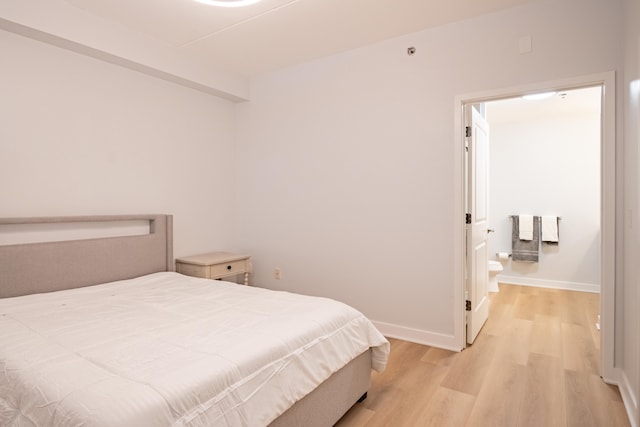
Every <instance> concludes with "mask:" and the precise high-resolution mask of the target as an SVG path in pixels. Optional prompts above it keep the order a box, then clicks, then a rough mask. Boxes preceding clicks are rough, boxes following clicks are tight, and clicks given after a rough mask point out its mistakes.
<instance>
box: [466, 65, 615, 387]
mask: <svg viewBox="0 0 640 427" xmlns="http://www.w3.org/2000/svg"><path fill="white" fill-rule="evenodd" d="M615 77H616V76H615V71H609V72H604V73H599V74H590V75H586V76H578V77H574V78H568V79H563V80H555V81H547V82H539V83H533V84H527V85H522V86H515V87H509V88H504V89H494V90H488V91H483V92H476V93H467V94H463V95H458V96H456V97H455V104H454V107H455V111H454V114H455V117H454V126H455V129H454V191H455V194H456V195H457V197H456V198H455V200H454V215H455V216H454V217H455V218H459V221H454V230H453V231H454V233H453V237H454V242H453V246H454V272H453V273H454V301H456V304H455V305H454V340H455V343H456V347H459V348H461V349H463V348H465V345H466V344H465V343H466V334H465V326H466V325H465V317H466V315H465V307H464V306H465V303H464V287H465V232H464V230H465V221H464V218H465V213H466V212H465V209H464V207H465V204H464V197H465V194H464V173H465V170H464V168H465V165H464V146H465V138H464V126H465V123H464V106H465V104H476V103H481V102H488V101H496V100H500V99H506V98H515V97H519V96H522V95H524V94H527V93H535V92H545V91H562V90H570V89H579V88H584V87H593V86H601V87H602V103H601V106H602V113H601V138H600V184H601V185H600V375H601V376H602V378H603V379H604V380H605V381H606V382H609V383H617V382H618V380H619V372H618V370H617V369H616V368H615V357H614V350H615V294H616V292H615V289H616V287H615V278H616V257H615V252H616V239H615V234H616V197H615V195H616V129H615V126H616V109H615V105H616V85H615V82H616V81H615Z"/></svg>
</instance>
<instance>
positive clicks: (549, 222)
mask: <svg viewBox="0 0 640 427" xmlns="http://www.w3.org/2000/svg"><path fill="white" fill-rule="evenodd" d="M542 241H543V242H552V243H558V217H557V216H553V215H543V216H542Z"/></svg>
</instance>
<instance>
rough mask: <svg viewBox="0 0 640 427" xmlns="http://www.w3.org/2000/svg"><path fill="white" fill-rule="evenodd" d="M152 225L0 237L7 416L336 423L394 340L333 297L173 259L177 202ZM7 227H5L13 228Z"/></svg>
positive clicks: (26, 421) (0, 363)
mask: <svg viewBox="0 0 640 427" xmlns="http://www.w3.org/2000/svg"><path fill="white" fill-rule="evenodd" d="M130 221H136V222H143V223H148V232H144V233H143V234H136V235H127V236H109V237H98V238H88V239H84V238H83V239H74V240H69V241H52V242H34V243H20V244H8V245H7V244H6V245H0V425H2V426H5V425H6V426H47V425H55V426H78V425H82V426H116V425H117V426H125V425H135V426H163V425H167V426H169V425H171V426H225V425H227V426H266V425H271V426H302V425H304V426H330V425H333V424H334V423H335V422H336V421H338V420H339V418H340V417H341V416H342V415H343V414H344V413H345V412H346V411H347V410H348V409H349V408H350V407H351V406H352V405H353V404H355V403H356V402H357V401H358V400H361V399H362V398H364V397H366V392H367V389H368V386H369V381H370V373H371V369H375V370H378V371H381V370H383V369H384V366H385V364H386V360H387V357H388V352H389V343H388V342H387V341H386V340H385V339H384V337H383V336H382V335H381V334H380V333H379V332H378V331H377V330H376V329H375V328H374V327H373V325H372V324H371V322H369V321H368V319H366V318H365V317H364V316H363V315H362V314H361V313H359V312H358V311H356V310H354V309H353V308H351V307H349V306H346V305H344V304H341V303H339V302H337V301H333V300H330V299H326V298H315V297H308V296H303V295H296V294H292V293H286V292H275V291H269V290H266V289H260V288H252V287H245V286H240V285H236V284H233V283H230V282H223V281H210V280H206V279H199V278H193V277H188V276H183V275H180V274H178V273H175V272H173V271H172V270H173V249H172V246H173V245H172V217H171V216H170V215H133V216H131V215H129V216H98V217H95V216H92V217H62V218H23V219H19V218H18V219H16V218H9V219H0V227H2V226H24V225H25V224H26V225H27V226H31V225H33V224H47V225H50V224H54V225H55V224H68V223H74V224H78V223H80V224H84V223H114V222H115V223H119V222H130ZM0 231H1V229H0Z"/></svg>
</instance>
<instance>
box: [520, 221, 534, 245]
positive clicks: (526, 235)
mask: <svg viewBox="0 0 640 427" xmlns="http://www.w3.org/2000/svg"><path fill="white" fill-rule="evenodd" d="M518 227H519V230H518V235H519V237H520V240H533V215H518Z"/></svg>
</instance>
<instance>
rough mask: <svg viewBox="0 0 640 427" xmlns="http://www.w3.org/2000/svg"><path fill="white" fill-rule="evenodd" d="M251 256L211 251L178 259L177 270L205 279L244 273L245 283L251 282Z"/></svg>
mask: <svg viewBox="0 0 640 427" xmlns="http://www.w3.org/2000/svg"><path fill="white" fill-rule="evenodd" d="M250 258H251V257H250V256H249V255H243V254H234V253H231V252H210V253H206V254H200V255H193V256H188V257H183V258H177V259H176V271H177V272H178V273H181V274H185V275H187V276H193V277H201V278H203V279H221V278H223V277H229V276H235V275H237V274H243V275H244V281H243V282H244V284H245V285H248V284H249V270H251V263H250V261H249V260H250Z"/></svg>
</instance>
